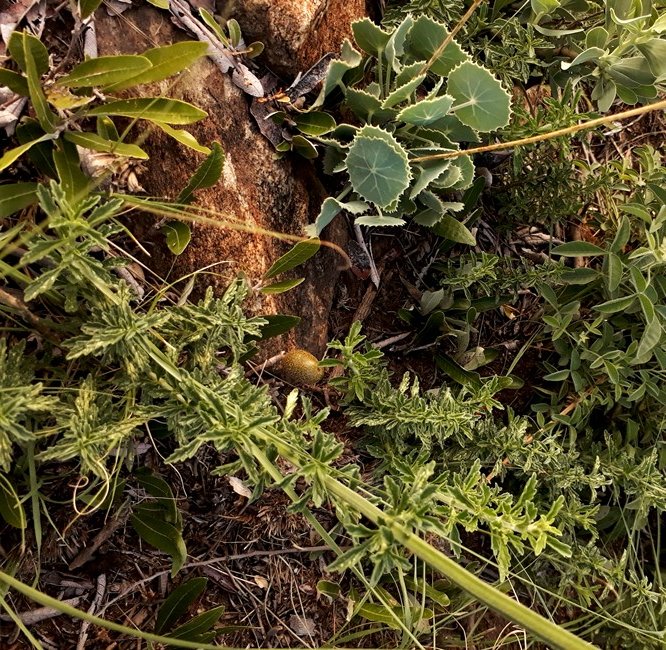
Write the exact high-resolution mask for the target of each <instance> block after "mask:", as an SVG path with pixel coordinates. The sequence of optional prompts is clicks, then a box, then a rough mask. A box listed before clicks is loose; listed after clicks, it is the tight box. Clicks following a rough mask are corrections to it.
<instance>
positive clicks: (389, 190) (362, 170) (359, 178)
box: [345, 125, 411, 208]
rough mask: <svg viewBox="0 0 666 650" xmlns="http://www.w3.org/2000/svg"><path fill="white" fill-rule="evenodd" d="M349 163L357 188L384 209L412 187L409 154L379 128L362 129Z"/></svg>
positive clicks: (352, 180) (348, 171) (354, 184)
mask: <svg viewBox="0 0 666 650" xmlns="http://www.w3.org/2000/svg"><path fill="white" fill-rule="evenodd" d="M345 164H346V166H347V173H348V174H349V179H350V181H351V184H352V187H353V188H354V191H355V192H356V193H357V194H359V195H360V196H361V197H362V198H363V199H365V200H366V201H371V202H372V203H375V204H376V205H378V206H379V207H381V208H385V207H387V206H389V205H390V204H391V203H393V202H394V201H397V200H398V198H400V195H401V194H402V193H403V192H404V191H405V190H406V189H407V187H408V186H409V181H410V178H411V173H410V171H409V164H408V162H407V153H406V152H405V150H404V149H403V148H402V146H401V145H400V144H399V143H398V141H397V140H396V139H395V138H394V137H393V136H392V135H391V134H390V133H388V132H386V131H384V130H382V129H380V128H379V127H375V126H370V125H366V126H364V127H363V128H362V129H360V130H359V131H358V133H357V134H356V137H355V138H354V141H353V142H352V144H351V146H350V148H349V152H348V153H347V157H346V158H345Z"/></svg>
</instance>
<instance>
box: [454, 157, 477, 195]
mask: <svg viewBox="0 0 666 650" xmlns="http://www.w3.org/2000/svg"><path fill="white" fill-rule="evenodd" d="M453 166H455V167H458V169H460V180H458V181H456V182H455V183H454V184H453V185H451V188H452V189H454V190H466V189H467V188H468V187H469V186H470V185H471V184H472V183H473V182H474V163H473V162H472V159H471V158H470V157H469V156H458V158H455V159H454V160H453Z"/></svg>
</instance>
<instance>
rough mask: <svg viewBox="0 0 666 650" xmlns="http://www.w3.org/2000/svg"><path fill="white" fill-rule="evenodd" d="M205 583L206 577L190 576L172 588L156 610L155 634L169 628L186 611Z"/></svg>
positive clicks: (204, 586)
mask: <svg viewBox="0 0 666 650" xmlns="http://www.w3.org/2000/svg"><path fill="white" fill-rule="evenodd" d="M207 584H208V579H207V578H192V579H191V580H188V581H187V582H184V583H183V584H182V585H180V586H179V587H177V588H176V589H174V590H173V591H172V592H171V593H170V594H169V597H168V598H167V599H166V600H165V601H164V603H162V606H161V607H160V609H159V611H158V612H157V620H156V621H155V634H162V633H163V632H166V631H167V630H169V629H170V628H171V626H172V625H173V624H174V623H175V622H176V621H177V620H178V619H179V618H180V617H181V616H183V614H185V612H187V610H188V609H189V607H190V605H191V604H192V603H193V602H194V601H195V600H196V599H197V598H198V597H199V596H201V594H202V593H203V592H204V590H205V589H206V585H207Z"/></svg>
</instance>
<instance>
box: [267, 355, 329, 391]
mask: <svg viewBox="0 0 666 650" xmlns="http://www.w3.org/2000/svg"><path fill="white" fill-rule="evenodd" d="M278 372H279V374H280V376H281V377H282V379H284V380H285V381H286V382H289V383H290V384H295V385H297V386H308V385H311V384H316V383H317V382H318V381H319V380H320V379H321V378H322V377H323V376H324V370H323V368H320V367H319V365H318V361H317V357H315V356H314V355H312V354H310V353H309V352H308V351H307V350H299V349H298V348H297V349H295V350H291V351H290V352H287V354H285V355H284V356H283V357H282V359H281V360H280V364H279V366H278Z"/></svg>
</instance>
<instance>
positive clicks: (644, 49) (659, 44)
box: [636, 38, 666, 79]
mask: <svg viewBox="0 0 666 650" xmlns="http://www.w3.org/2000/svg"><path fill="white" fill-rule="evenodd" d="M636 47H637V48H638V50H639V51H640V52H641V54H642V55H643V56H644V57H645V58H646V59H647V62H648V65H649V66H650V71H651V72H652V74H653V75H654V76H655V77H657V79H661V78H663V77H666V40H664V39H662V38H653V39H651V40H649V41H647V43H637V44H636Z"/></svg>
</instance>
